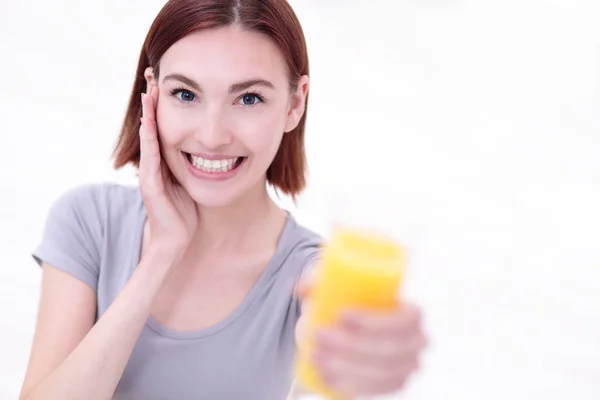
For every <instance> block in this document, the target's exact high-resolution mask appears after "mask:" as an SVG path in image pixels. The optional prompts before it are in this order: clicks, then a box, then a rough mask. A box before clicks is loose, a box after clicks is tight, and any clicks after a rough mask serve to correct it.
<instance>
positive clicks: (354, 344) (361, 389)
mask: <svg viewBox="0 0 600 400" xmlns="http://www.w3.org/2000/svg"><path fill="white" fill-rule="evenodd" d="M316 334H317V336H316V352H315V355H314V356H315V362H316V365H317V368H318V370H319V371H320V372H321V376H322V378H323V380H324V381H325V383H326V384H327V385H328V386H329V387H331V388H333V389H334V390H336V391H338V392H340V393H342V394H344V395H347V396H349V397H352V396H360V395H376V394H386V393H391V392H394V391H396V390H399V389H401V388H402V387H403V386H404V384H405V382H406V381H407V379H408V378H409V377H410V375H411V374H412V373H413V372H415V371H416V370H417V369H418V367H419V358H420V355H421V353H422V351H423V349H424V348H425V347H426V344H427V340H426V338H425V335H424V334H423V331H422V327H421V318H420V312H419V311H418V309H417V307H415V306H414V305H411V304H403V305H402V306H401V307H399V308H398V309H397V310H395V311H393V312H391V313H386V314H381V313H374V312H370V311H352V312H348V313H346V314H345V315H344V316H343V318H342V320H341V321H340V322H339V323H338V324H337V325H336V326H335V327H333V328H331V329H328V330H323V331H318V332H316Z"/></svg>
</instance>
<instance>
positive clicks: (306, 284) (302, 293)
mask: <svg viewBox="0 0 600 400" xmlns="http://www.w3.org/2000/svg"><path fill="white" fill-rule="evenodd" d="M316 282H317V267H316V265H313V266H311V267H308V268H306V269H305V271H304V273H303V274H302V276H301V277H300V279H299V281H298V285H297V286H296V296H298V297H300V298H305V297H308V296H310V294H311V292H312V290H313V288H314V287H315V284H316Z"/></svg>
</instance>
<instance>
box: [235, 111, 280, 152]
mask: <svg viewBox="0 0 600 400" xmlns="http://www.w3.org/2000/svg"><path fill="white" fill-rule="evenodd" d="M247 112H248V115H246V116H244V115H239V116H237V118H235V119H234V121H235V122H234V124H233V125H232V131H233V132H234V133H235V136H237V138H238V139H239V140H240V141H242V142H243V143H244V145H245V146H246V147H247V148H248V149H249V150H251V151H252V152H253V153H257V154H259V153H262V154H266V153H273V152H274V151H277V148H278V147H279V143H280V142H281V137H282V136H283V130H284V129H285V118H284V117H285V116H284V115H282V113H280V112H278V111H275V110H264V111H261V112H257V111H255V110H248V111H247Z"/></svg>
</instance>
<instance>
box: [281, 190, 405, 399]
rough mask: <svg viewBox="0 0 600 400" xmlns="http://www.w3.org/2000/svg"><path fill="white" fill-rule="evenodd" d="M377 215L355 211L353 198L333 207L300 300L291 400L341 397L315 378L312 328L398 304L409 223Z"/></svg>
mask: <svg viewBox="0 0 600 400" xmlns="http://www.w3.org/2000/svg"><path fill="white" fill-rule="evenodd" d="M371 210H372V209H371ZM379 211H380V212H382V210H379ZM380 216H381V214H380ZM383 217H384V218H383V219H382V218H381V217H380V218H378V217H377V216H376V215H374V212H369V209H364V208H361V207H360V202H357V201H356V200H355V201H352V202H345V203H340V202H339V201H338V203H337V204H336V212H335V217H334V218H335V219H334V223H333V226H332V229H331V232H330V234H329V238H328V240H327V241H326V243H325V244H324V246H323V249H322V253H321V259H320V263H319V265H318V266H317V270H316V271H315V272H316V283H315V286H314V288H313V289H312V291H311V293H310V295H309V297H308V298H307V299H306V300H307V301H309V302H310V307H308V308H307V309H306V310H305V312H306V315H305V318H306V320H305V324H306V325H305V329H306V331H305V335H304V336H303V337H304V339H303V341H302V342H301V343H298V348H297V354H296V365H295V374H296V378H297V382H296V383H295V388H294V391H293V394H292V397H291V398H292V399H294V400H309V399H310V400H313V399H315V400H316V399H329V400H338V399H342V397H341V396H340V395H339V394H338V393H335V392H334V391H333V390H332V389H331V388H329V387H327V385H326V384H325V383H324V382H323V381H322V380H321V378H320V376H319V373H318V370H317V369H316V367H315V365H314V364H313V362H312V360H313V358H312V356H313V351H314V345H315V344H314V341H313V336H314V335H313V333H314V332H315V331H316V330H317V329H320V328H324V327H328V326H332V325H334V324H336V322H337V321H338V319H339V318H340V316H341V314H342V313H343V312H344V311H345V310H348V309H356V308H359V309H368V310H373V311H374V312H386V311H389V310H392V309H395V308H396V307H398V305H399V301H400V288H401V285H402V283H403V280H404V277H405V272H406V266H407V260H408V253H407V251H408V247H407V243H408V242H410V240H409V238H408V232H409V231H408V230H407V227H408V226H409V225H408V222H407V221H406V220H404V221H399V220H396V219H395V218H394V216H389V218H386V216H385V215H383ZM344 400H346V399H344Z"/></svg>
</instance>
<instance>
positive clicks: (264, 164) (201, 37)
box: [146, 26, 308, 207]
mask: <svg viewBox="0 0 600 400" xmlns="http://www.w3.org/2000/svg"><path fill="white" fill-rule="evenodd" d="M159 74H160V76H159V77H158V81H156V80H155V81H153V83H154V84H157V85H158V87H159V100H158V105H157V114H156V119H157V125H158V131H159V138H160V141H161V146H162V155H163V158H164V160H165V161H166V163H167V165H168V166H169V168H170V169H171V171H172V173H173V175H174V176H175V177H176V178H177V180H178V181H179V183H180V184H181V185H182V186H183V187H184V188H185V189H186V190H187V191H188V193H189V194H190V196H191V197H192V198H193V199H194V200H195V201H196V202H197V203H199V204H201V205H203V206H207V207H218V206H224V205H227V204H230V203H232V202H233V201H234V200H236V199H239V198H240V197H242V196H243V195H244V194H247V193H249V192H250V191H252V190H264V187H265V180H266V175H265V174H266V170H267V168H268V167H269V165H270V164H271V162H272V161H273V158H274V157H275V154H276V153H277V150H278V148H279V144H280V143H281V139H282V136H283V135H284V134H293V133H285V132H289V131H290V130H292V129H294V128H295V127H296V126H297V124H298V122H299V120H300V118H301V116H302V114H303V112H304V105H305V101H306V93H307V90H308V78H307V77H302V79H301V80H300V82H299V84H298V90H296V91H295V92H291V91H290V83H289V80H288V72H287V67H286V64H285V61H284V59H283V57H282V56H281V54H280V52H279V49H278V48H277V47H276V46H275V44H274V43H272V42H271V40H270V39H269V38H268V37H266V36H263V35H261V34H259V33H256V32H250V31H245V30H242V29H240V28H239V27H235V26H232V27H226V28H220V29H214V30H202V31H198V32H194V33H192V34H190V35H188V36H186V37H185V38H183V39H181V40H180V41H178V42H176V43H175V44H174V45H173V46H171V48H169V49H168V50H167V52H166V53H165V54H164V55H163V57H162V58H161V60H160V72H159ZM146 79H147V80H148V81H151V80H153V79H154V76H153V75H152V69H150V68H149V69H148V70H147V71H146Z"/></svg>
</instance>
